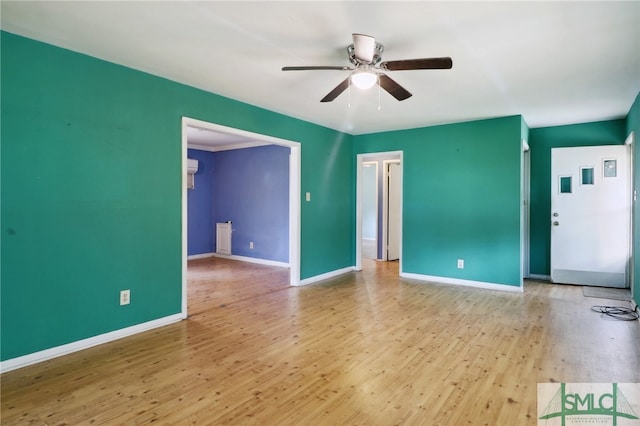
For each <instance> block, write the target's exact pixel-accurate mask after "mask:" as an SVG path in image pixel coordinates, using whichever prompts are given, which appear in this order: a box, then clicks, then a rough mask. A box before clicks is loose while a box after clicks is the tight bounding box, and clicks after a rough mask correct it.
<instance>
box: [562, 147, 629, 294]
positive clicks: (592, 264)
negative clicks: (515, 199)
mask: <svg viewBox="0 0 640 426" xmlns="http://www.w3.org/2000/svg"><path fill="white" fill-rule="evenodd" d="M628 168H629V165H628V152H627V147H626V146H624V145H611V146H592V147H576V148H553V149H552V150H551V224H552V225H551V280H552V281H553V282H557V283H567V284H582V285H594V286H604V287H627V286H628V277H627V268H628V262H629V258H630V249H629V247H630V246H629V244H630V229H631V228H630V224H631V196H630V189H629V188H630V186H629V174H628Z"/></svg>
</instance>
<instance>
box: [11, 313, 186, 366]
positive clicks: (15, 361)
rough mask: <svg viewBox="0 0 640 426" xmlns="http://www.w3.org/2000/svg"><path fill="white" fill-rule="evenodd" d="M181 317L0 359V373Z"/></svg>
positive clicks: (179, 316)
mask: <svg viewBox="0 0 640 426" xmlns="http://www.w3.org/2000/svg"><path fill="white" fill-rule="evenodd" d="M182 319H184V316H183V315H182V314H181V313H180V314H175V315H169V316H168V317H163V318H158V319H156V320H153V321H147V322H143V323H142V324H136V325H132V326H131V327H126V328H122V329H120V330H114V331H111V332H109V333H104V334H100V335H98V336H93V337H89V338H87V339H82V340H78V341H75V342H71V343H67V344H66V345H61V346H56V347H55V348H50V349H45V350H43V351H39V352H34V353H31V354H27V355H23V356H19V357H17V358H12V359H8V360H5V361H1V362H0V373H6V372H7V371H11V370H17V369H18V368H22V367H26V366H28V365H32V364H37V363H39V362H42V361H47V360H50V359H53V358H57V357H59V356H63V355H68V354H70V353H73V352H77V351H81V350H83V349H88V348H91V347H93V346H98V345H101V344H103V343H107V342H111V341H114V340H118V339H121V338H123V337H128V336H131V335H134V334H138V333H142V332H143V331H148V330H152V329H154V328H158V327H162V326H165V325H169V324H173V323H174V322H178V321H181V320H182Z"/></svg>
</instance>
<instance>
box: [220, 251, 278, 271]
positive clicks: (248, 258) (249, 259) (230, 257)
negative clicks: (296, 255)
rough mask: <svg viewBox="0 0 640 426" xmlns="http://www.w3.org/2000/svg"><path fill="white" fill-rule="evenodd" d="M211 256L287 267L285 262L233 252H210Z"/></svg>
mask: <svg viewBox="0 0 640 426" xmlns="http://www.w3.org/2000/svg"><path fill="white" fill-rule="evenodd" d="M212 256H213V257H219V258H221V259H229V260H239V261H241V262H249V263H257V264H259V265H267V266H279V267H281V268H288V267H289V264H288V263H287V262H278V261H277V260H268V259H258V258H257V257H247V256H236V255H235V254H220V253H212Z"/></svg>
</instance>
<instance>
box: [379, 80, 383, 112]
mask: <svg viewBox="0 0 640 426" xmlns="http://www.w3.org/2000/svg"><path fill="white" fill-rule="evenodd" d="M381 109H382V107H381V106H380V77H378V111H380V110H381Z"/></svg>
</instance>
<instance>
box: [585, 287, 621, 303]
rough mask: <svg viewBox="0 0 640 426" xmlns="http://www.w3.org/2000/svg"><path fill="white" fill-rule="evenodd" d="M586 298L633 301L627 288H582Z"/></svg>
mask: <svg viewBox="0 0 640 426" xmlns="http://www.w3.org/2000/svg"><path fill="white" fill-rule="evenodd" d="M582 294H584V296H585V297H598V298H600V299H610V300H631V292H630V291H629V289H626V288H605V287H586V286H585V287H582Z"/></svg>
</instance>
